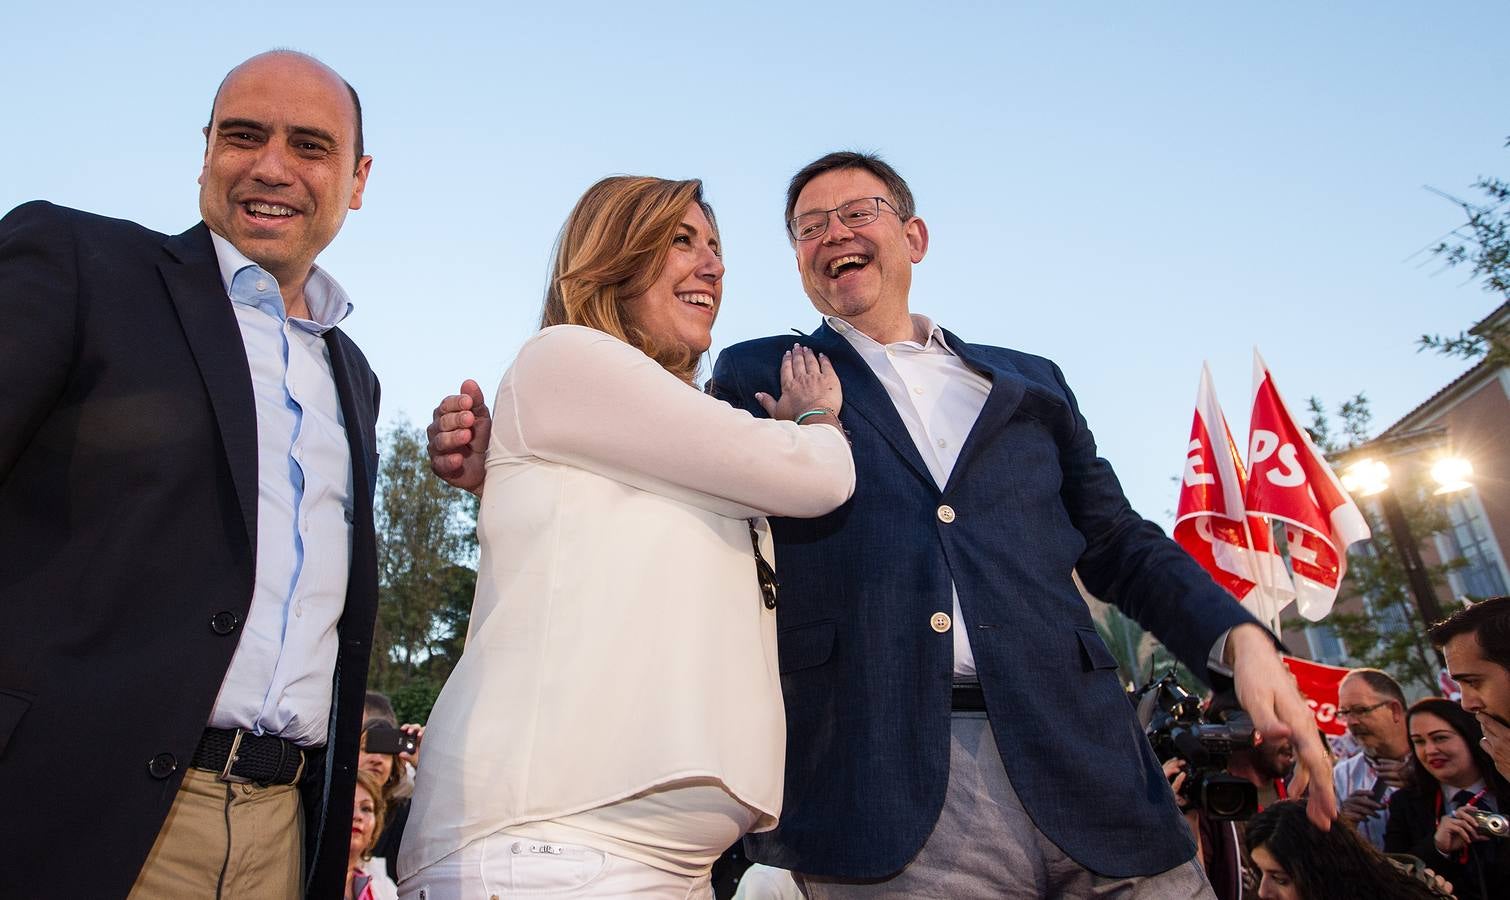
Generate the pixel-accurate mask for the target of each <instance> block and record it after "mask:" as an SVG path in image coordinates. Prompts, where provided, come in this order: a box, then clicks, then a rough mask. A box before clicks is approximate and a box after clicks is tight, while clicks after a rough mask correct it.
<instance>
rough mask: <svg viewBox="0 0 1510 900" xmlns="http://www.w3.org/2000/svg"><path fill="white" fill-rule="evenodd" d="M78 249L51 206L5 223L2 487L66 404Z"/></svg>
mask: <svg viewBox="0 0 1510 900" xmlns="http://www.w3.org/2000/svg"><path fill="white" fill-rule="evenodd" d="M75 241H76V239H75V237H74V234H73V229H72V228H71V227H70V226H69V223H68V221H67V220H66V219H65V218H64V216H63V214H62V213H61V212H59V211H58V209H57V208H56V207H54V206H52V205H50V204H47V203H41V202H37V203H28V204H26V205H24V206H18V207H16V209H14V210H12V211H11V212H10V214H8V215H7V216H6V217H5V218H4V219H3V220H0V323H3V324H0V482H4V481H5V480H6V479H7V478H9V477H10V474H11V469H12V468H13V467H14V466H15V464H16V460H17V458H19V457H20V455H21V452H22V451H23V450H24V449H25V448H26V446H27V445H28V444H29V443H30V442H31V440H32V438H33V436H34V435H35V434H36V432H37V429H38V428H39V427H40V426H41V424H42V422H43V421H44V420H45V419H46V417H47V415H48V413H49V412H50V411H51V410H52V409H53V408H54V407H55V406H56V405H57V404H58V401H59V398H60V397H61V396H62V394H63V389H64V386H65V385H66V384H67V381H68V374H69V370H70V369H71V368H72V366H73V356H74V344H75V337H76V335H75V331H76V329H77V316H78V310H77V304H78V265H77V249H76V246H75Z"/></svg>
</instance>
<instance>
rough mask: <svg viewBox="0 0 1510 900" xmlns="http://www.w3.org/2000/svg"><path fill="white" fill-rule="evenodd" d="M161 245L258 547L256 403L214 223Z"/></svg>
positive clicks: (164, 268)
mask: <svg viewBox="0 0 1510 900" xmlns="http://www.w3.org/2000/svg"><path fill="white" fill-rule="evenodd" d="M163 249H164V250H166V251H167V252H168V255H169V256H170V257H171V258H170V259H168V260H164V261H163V262H160V263H158V266H157V268H158V271H159V272H161V273H162V276H163V281H164V283H165V284H166V285H167V288H168V296H169V297H171V298H172V299H173V307H174V309H176V310H177V312H178V321H179V324H180V325H182V326H183V331H184V337H185V338H187V339H188V342H189V349H190V351H191V352H193V354H194V362H195V364H196V365H197V366H198V367H199V376H200V378H201V379H203V380H204V386H205V393H206V394H208V395H209V398H210V406H211V408H212V409H214V411H215V422H216V424H217V425H218V426H219V428H220V440H221V443H222V444H224V445H225V452H226V461H227V462H228V463H229V464H230V468H231V481H232V482H233V484H234V485H235V488H236V498H237V500H238V501H240V504H241V518H242V522H243V523H244V524H245V525H246V535H247V540H248V541H249V542H250V543H251V545H252V548H253V550H255V549H256V547H257V408H256V401H255V399H254V398H253V396H252V374H251V370H250V369H249V368H248V366H247V362H246V346H245V344H243V343H242V340H241V329H240V328H239V327H238V326H237V324H236V313H235V312H234V311H233V310H232V309H231V301H230V299H229V298H228V297H227V296H226V293H225V286H224V285H223V284H221V281H220V269H219V264H218V263H217V262H216V260H215V248H214V245H212V244H211V243H210V229H209V228H208V227H206V226H205V224H204V223H203V222H201V223H200V224H198V225H196V226H194V227H193V228H191V229H189V230H188V231H186V232H184V233H183V234H179V235H174V236H173V237H170V238H168V240H167V242H166V243H164V244H163Z"/></svg>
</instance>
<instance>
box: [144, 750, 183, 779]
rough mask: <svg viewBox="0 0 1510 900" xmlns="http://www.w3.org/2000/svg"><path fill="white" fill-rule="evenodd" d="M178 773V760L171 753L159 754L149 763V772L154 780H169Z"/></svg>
mask: <svg viewBox="0 0 1510 900" xmlns="http://www.w3.org/2000/svg"><path fill="white" fill-rule="evenodd" d="M176 771H178V760H177V759H176V758H175V757H174V756H173V754H171V753H159V754H157V755H156V756H154V757H152V760H151V762H149V763H147V772H148V774H150V775H151V776H152V777H153V778H157V779H163V778H167V777H168V776H169V775H172V774H173V773H174V772H176Z"/></svg>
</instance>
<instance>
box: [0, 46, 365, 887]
mask: <svg viewBox="0 0 1510 900" xmlns="http://www.w3.org/2000/svg"><path fill="white" fill-rule="evenodd" d="M360 133H361V124H360V107H359V106H358V105H357V99H356V94H355V92H354V91H352V90H351V88H350V87H349V86H348V85H346V84H345V82H344V81H343V80H342V79H341V78H340V76H339V75H337V74H336V73H334V72H332V71H331V70H330V69H328V68H327V67H325V66H324V65H322V64H320V63H318V62H316V61H315V60H313V59H311V58H309V57H306V56H303V55H301V54H294V53H287V52H275V53H270V54H264V55H262V56H258V57H254V58H253V59H251V60H249V61H247V62H246V63H244V64H243V65H241V66H239V67H237V68H236V69H235V70H233V71H232V72H231V74H229V75H228V76H227V77H226V79H225V81H224V83H223V84H222V85H221V89H220V91H219V93H218V94H217V96H216V100H215V103H214V108H213V113H212V120H211V123H210V126H209V127H208V128H206V129H205V137H206V147H205V160H204V169H203V171H202V173H201V174H200V185H201V191H200V213H201V216H202V217H203V219H204V221H203V222H201V223H199V224H197V225H195V226H194V227H193V228H190V229H189V230H188V231H186V232H184V233H182V234H179V235H175V236H171V237H170V236H167V235H163V234H158V233H156V232H153V231H150V230H148V229H146V228H143V227H142V226H140V225H137V224H135V223H132V222H127V221H122V220H118V219H107V218H104V217H102V216H96V215H91V214H89V213H84V212H79V211H77V210H71V209H64V208H62V207H58V206H53V205H51V204H48V203H41V202H37V203H29V204H26V205H24V206H21V207H18V208H16V209H15V210H13V211H12V212H11V213H10V214H8V215H6V216H5V218H4V219H3V220H0V320H3V321H4V323H5V325H4V327H3V328H0V535H3V536H4V537H3V539H0V810H3V811H4V812H3V814H0V845H3V846H4V847H5V848H6V850H7V859H6V862H5V864H4V865H3V866H0V896H4V897H27V898H47V897H67V898H73V897H124V896H127V895H128V893H130V894H131V895H132V896H142V897H213V896H227V897H232V896H234V897H278V898H287V897H291V896H298V895H300V894H305V893H307V894H308V895H310V896H314V897H336V896H339V895H340V894H341V890H342V885H343V884H344V878H345V871H346V862H347V858H348V851H349V847H350V832H349V831H348V828H349V825H350V821H351V820H350V818H349V817H350V814H351V804H352V795H353V792H354V782H355V766H356V758H357V746H358V739H359V734H360V726H361V715H362V700H363V690H364V688H365V678H366V670H367V657H368V648H369V646H370V642H371V637H372V630H373V620H374V615H375V611H376V602H377V567H376V550H375V544H374V536H373V525H372V494H373V486H374V477H375V472H376V447H375V441H374V425H375V421H376V416H377V405H378V383H377V379H376V378H375V377H374V376H373V373H372V370H371V369H370V368H369V367H368V365H367V361H366V360H365V359H364V358H363V356H362V354H361V352H360V351H359V350H358V349H357V347H356V345H355V344H353V343H352V342H351V340H350V339H349V338H347V337H346V336H345V335H344V334H342V333H341V331H340V329H338V328H336V327H334V325H335V322H337V321H339V320H340V319H341V318H342V317H344V316H345V315H346V313H347V312H348V311H349V307H350V304H349V303H348V302H347V300H346V297H345V294H344V293H343V292H342V291H341V290H340V288H339V286H338V285H336V284H335V282H334V280H332V279H331V278H330V276H329V275H328V274H326V273H324V272H323V271H322V270H320V269H319V268H318V267H316V266H315V265H314V259H315V256H316V255H317V254H318V253H319V252H320V251H321V250H322V249H323V248H324V247H325V246H326V244H328V243H329V241H330V240H331V239H332V238H333V237H334V236H335V234H336V232H337V231H338V230H339V228H340V226H341V223H342V222H343V220H344V217H345V214H346V211H347V209H348V208H349V209H355V208H357V207H359V206H360V205H361V195H362V188H363V186H364V184H365V182H366V177H367V172H368V169H369V167H370V165H371V157H368V156H366V155H365V154H364V153H363V152H362V149H361V138H360ZM301 820H302V824H301ZM301 859H302V861H303V863H304V864H303V866H302V867H301Z"/></svg>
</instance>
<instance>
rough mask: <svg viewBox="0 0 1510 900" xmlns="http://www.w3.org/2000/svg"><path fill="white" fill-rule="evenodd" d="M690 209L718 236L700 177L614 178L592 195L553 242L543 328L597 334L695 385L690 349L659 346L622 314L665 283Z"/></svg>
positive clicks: (601, 183) (694, 356) (694, 362)
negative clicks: (634, 301) (582, 328)
mask: <svg viewBox="0 0 1510 900" xmlns="http://www.w3.org/2000/svg"><path fill="white" fill-rule="evenodd" d="M689 203H696V204H697V205H698V206H700V207H702V210H703V213H704V214H705V215H707V217H708V223H709V224H710V225H712V226H713V229H714V231H715V233H716V232H717V230H718V223H717V222H716V221H715V220H714V218H713V209H712V207H710V206H709V205H708V204H707V203H706V202H705V201H704V200H703V183H702V182H701V181H699V180H697V179H695V178H694V179H690V180H687V181H668V180H666V179H664V178H649V177H645V176H635V175H614V176H611V177H609V178H605V179H603V180H602V181H599V182H598V183H597V184H595V185H593V186H592V187H590V188H588V189H587V193H585V194H583V195H582V199H581V200H578V201H577V205H576V208H574V209H573V210H572V211H571V215H570V216H567V218H566V224H565V225H563V226H561V234H560V236H559V237H557V238H556V248H555V251H554V253H553V260H552V263H551V276H550V281H549V282H548V283H547V284H546V287H545V308H544V309H543V310H542V311H541V314H540V327H541V328H549V327H550V326H552V325H585V326H587V327H588V328H596V329H597V330H599V331H602V332H604V333H606V334H611V335H613V336H614V337H616V338H618V339H620V340H622V341H624V342H626V343H628V344H629V345H631V346H633V347H635V348H637V349H639V350H640V351H641V352H643V353H644V354H645V355H646V356H649V357H650V358H651V359H653V360H655V361H656V362H658V363H660V364H661V366H662V367H663V368H665V369H666V370H667V371H668V372H670V373H672V374H673V375H675V376H677V377H678V378H680V379H682V380H683V381H686V382H688V383H691V382H692V380H693V379H694V378H695V377H696V375H697V364H698V354H697V353H694V352H693V350H692V348H690V347H688V346H686V345H685V344H673V345H671V346H660V345H659V344H657V343H656V342H655V340H654V339H653V338H652V337H651V336H650V335H649V334H647V333H646V332H645V331H644V329H643V328H641V327H640V326H639V325H638V324H637V323H635V322H634V320H633V317H632V316H631V315H630V314H629V312H628V310H627V309H625V307H624V301H626V300H628V299H630V298H632V297H638V296H640V295H641V294H643V293H645V292H646V291H647V290H649V289H650V286H651V285H652V284H654V283H655V280H656V279H657V278H659V277H660V274H661V270H662V269H663V268H665V265H666V256H667V254H668V253H670V251H671V241H672V238H674V237H675V236H676V233H677V228H678V226H680V225H681V222H682V215H683V213H685V212H686V210H687V204H689Z"/></svg>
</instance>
